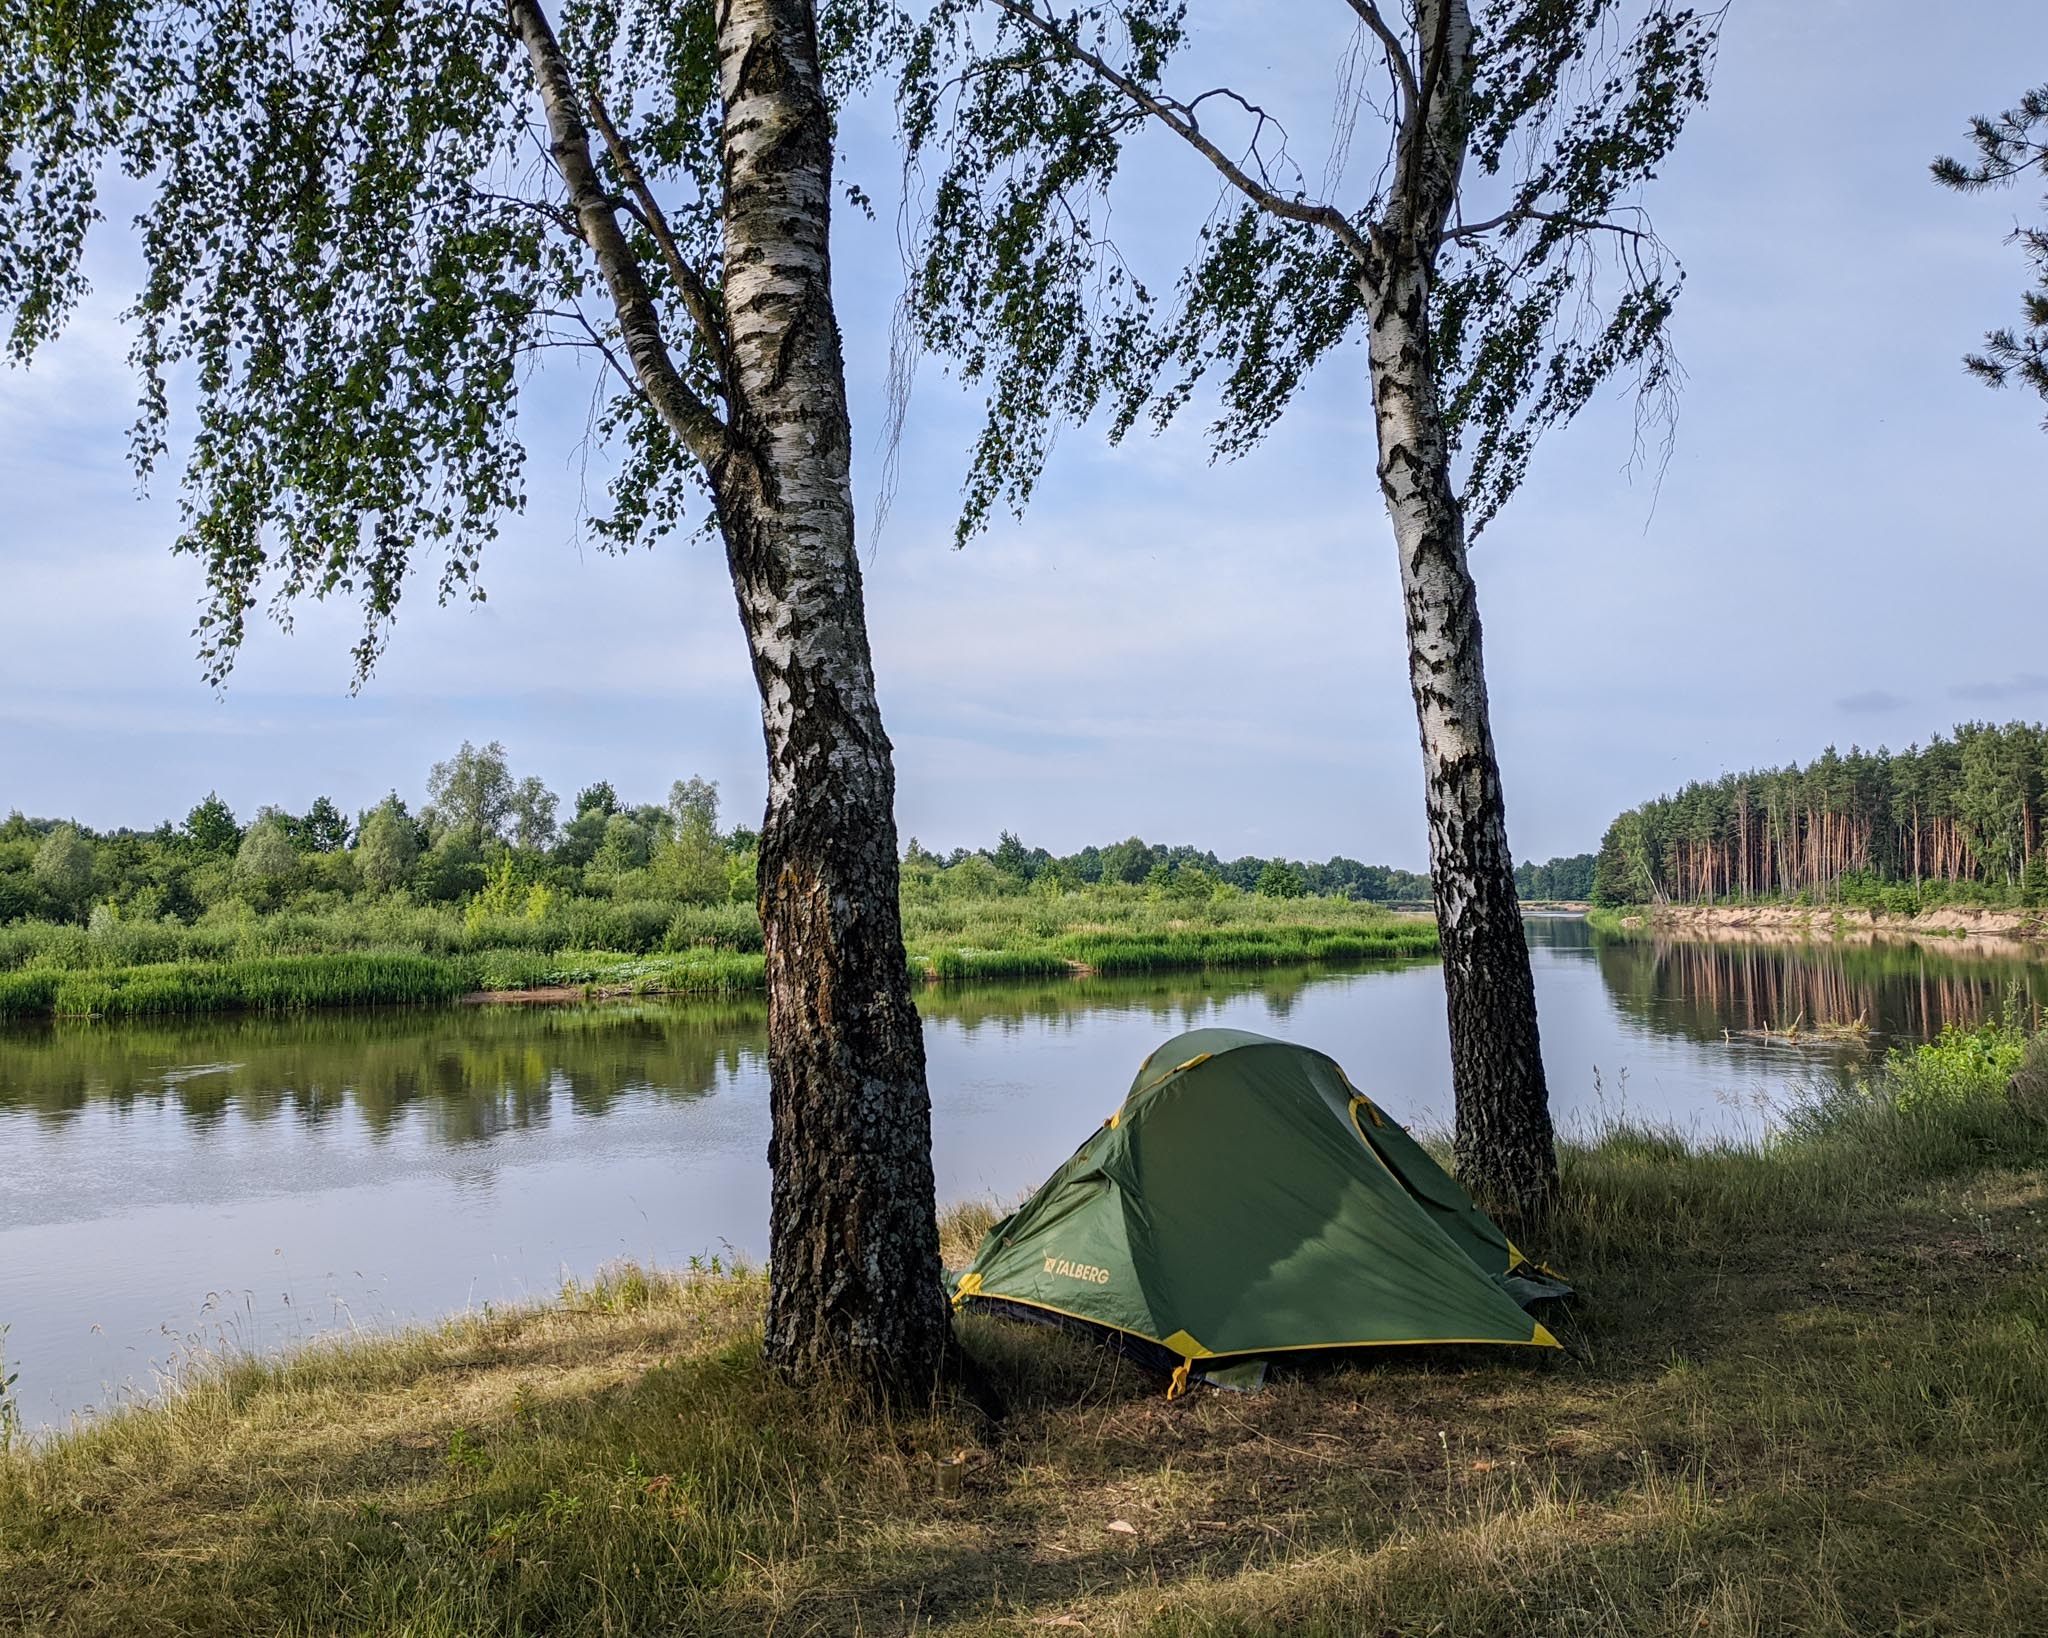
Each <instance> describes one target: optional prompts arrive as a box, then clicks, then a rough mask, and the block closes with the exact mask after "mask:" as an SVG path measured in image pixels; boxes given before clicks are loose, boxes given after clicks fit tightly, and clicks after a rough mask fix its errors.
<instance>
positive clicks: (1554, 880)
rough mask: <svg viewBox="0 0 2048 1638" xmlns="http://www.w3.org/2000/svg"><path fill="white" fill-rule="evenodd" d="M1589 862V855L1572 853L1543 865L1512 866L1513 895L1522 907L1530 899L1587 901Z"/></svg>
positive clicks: (1590, 884)
mask: <svg viewBox="0 0 2048 1638" xmlns="http://www.w3.org/2000/svg"><path fill="white" fill-rule="evenodd" d="M1593 860H1594V855H1593V854H1590V853H1574V854H1573V855H1572V856H1571V857H1570V858H1557V859H1551V860H1549V861H1548V862H1547V863H1544V864H1537V863H1536V862H1535V860H1533V859H1525V860H1523V861H1522V863H1520V864H1518V865H1516V866H1515V892H1516V893H1517V894H1519V895H1520V896H1521V898H1522V900H1523V902H1525V903H1526V902H1528V901H1530V900H1532V899H1578V900H1584V899H1590V898H1591V897H1592V896H1593Z"/></svg>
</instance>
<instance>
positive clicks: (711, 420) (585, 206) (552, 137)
mask: <svg viewBox="0 0 2048 1638" xmlns="http://www.w3.org/2000/svg"><path fill="white" fill-rule="evenodd" d="M510 9H511V22H512V27H513V29H514V31H515V32H516V33H517V34H518V35H519V38H520V39H521V41H522V42H524V44H525V46H526V52H527V55H528V56H529V57H530V58H531V59H532V60H533V77H534V81H535V83H536V85H537V86H538V89H539V91H540V100H541V106H542V108H543V109H545V110H546V112H547V119H548V137H549V143H548V151H549V153H550V155H551V156H552V158H553V159H554V162H555V168H556V170H557V171H558V172H559V173H560V175H561V178H562V182H563V184H564V185H565V186H566V187H567V188H568V190H569V199H570V202H571V203H572V204H573V205H574V206H575V207H576V219H577V221H578V222H579V223H580V224H581V227H582V232H583V242H584V243H585V244H587V245H589V246H590V251H591V254H592V255H593V256H595V257H596V258H597V265H598V270H599V271H600V272H602V273H603V274H604V278H605V283H606V285H607V286H608V287H609V288H610V290H611V296H612V306H613V307H614V309H616V311H617V313H618V317H619V330H620V333H621V334H622V335H623V336H624V338H625V342H626V355H627V357H628V358H630V359H631V360H632V361H633V373H634V376H635V378H636V379H637V380H638V382H639V385H640V390H641V391H642V392H644V393H646V394H647V397H648V401H649V402H650V403H652V404H653V406H654V409H655V413H656V414H658V415H659V416H660V417H661V418H662V420H663V421H664V422H666V423H667V424H668V427H669V430H670V431H671V432H673V433H674V434H675V435H676V437H677V438H679V439H680V440H681V441H682V442H683V444H684V445H685V446H686V447H687V448H688V449H689V450H690V452H691V453H692V454H693V455H695V456H696V457H697V459H698V460H700V461H702V462H703V463H704V464H705V465H706V466H707V467H708V466H711V465H713V464H714V463H715V462H716V461H717V460H719V459H720V458H721V457H722V456H723V454H724V452H725V448H726V437H727V429H726V425H725V423H724V422H723V421H721V420H720V419H719V418H718V415H717V413H716V412H715V411H714V410H713V409H712V408H711V407H710V405H708V404H706V403H705V402H704V400H703V399H701V398H699V397H698V396H697V394H696V393H695V392H694V391H693V390H692V389H691V387H690V384H689V383H688V382H687V381H685V380H684V379H683V377H682V373H681V372H680V371H679V370H677V368H676V366H675V360H674V359H672V358H670V357H669V352H668V345H667V343H666V342H665V341H663V339H662V334H661V314H660V311H659V310H658V309H657V308H656V306H655V304H654V297H653V295H652V294H651V293H650V292H649V291H648V288H647V280H646V279H645V278H644V277H643V276H642V274H641V272H640V264H639V263H638V261H636V260H635V259H634V256H633V250H632V247H631V246H630V245H628V244H627V243H626V235H625V233H624V232H623V230H621V228H620V227H619V219H618V215H617V212H616V210H615V208H614V206H613V204H612V201H611V200H610V199H609V198H608V197H607V195H606V193H605V190H604V187H603V185H602V184H601V183H600V181H599V179H598V174H597V167H596V165H595V164H593V163H592V161H591V157H590V133H589V132H588V131H587V130H585V129H584V126H583V116H582V113H581V111H580V106H579V103H578V100H577V96H576V88H575V85H574V83H573V82H572V81H571V80H570V78H569V69H568V65H567V64H566V63H565V62H564V61H563V60H562V47H561V44H560V42H558V41H557V40H556V39H555V32H554V29H553V28H552V27H550V26H549V23H548V19H547V16H546V14H545V13H544V12H543V11H542V10H541V8H540V6H539V4H538V3H537V0H510Z"/></svg>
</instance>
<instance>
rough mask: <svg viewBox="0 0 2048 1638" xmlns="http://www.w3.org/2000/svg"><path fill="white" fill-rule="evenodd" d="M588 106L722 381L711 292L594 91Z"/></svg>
mask: <svg viewBox="0 0 2048 1638" xmlns="http://www.w3.org/2000/svg"><path fill="white" fill-rule="evenodd" d="M587 100H588V101H589V104H590V118H591V120H592V122H593V123H594V124H595V125H596V126H597V129H598V132H599V134H601V135H602V136H603V137H604V145H605V147H606V148H608V149H609V150H610V151H611V156H612V163H613V164H614V165H616V166H617V167H618V171H619V176H620V178H621V179H622V180H623V181H624V182H625V184H626V187H627V189H628V190H629V191H630V192H631V193H632V195H633V198H634V200H635V201H636V202H637V203H638V205H639V209H638V210H637V211H636V212H635V214H636V215H637V216H638V217H639V218H640V220H641V221H643V222H644V223H646V224H647V231H648V232H649V233H651V234H653V235H654V242H655V243H656V244H657V245H659V246H660V247H661V256H662V260H663V261H664V262H666V263H667V264H668V272H669V277H670V278H672V279H674V280H675V281H676V288H677V290H678V291H680V292H681V294H682V298H683V305H684V306H685V307H686V308H688V309H689V312H690V322H691V323H692V324H694V325H696V327H697V335H698V337H699V338H700V339H701V340H702V341H703V343H704V346H705V349H706V351H708V352H709V353H710V354H711V357H712V360H713V361H714V362H715V363H716V364H717V366H718V373H719V376H720V378H721V379H723V378H724V376H725V374H726V349H725V331H724V329H723V327H722V326H721V325H720V324H719V322H718V312H717V308H716V306H715V305H714V303H713V302H712V300H711V292H710V291H709V290H707V289H706V288H705V286H704V281H703V280H702V279H701V278H699V277H698V276H697V270H696V269H695V268H693V267H692V266H690V264H689V263H688V262H686V261H685V260H684V259H683V253H682V250H681V248H680V247H679V246H678V245H677V244H676V236H675V233H674V232H673V230H671V229H670V227H669V225H668V218H667V216H665V215H664V214H663V213H662V209H661V202H660V201H659V200H657V199H656V198H655V197H654V190H653V189H652V188H650V187H649V186H648V185H647V177H646V175H645V174H644V173H643V172H642V171H641V169H640V164H639V161H638V160H636V159H634V157H633V154H632V150H631V149H629V148H628V147H627V146H626V143H625V139H624V138H622V137H621V136H620V135H619V132H618V128H617V127H616V126H615V125H613V124H612V117H611V115H610V114H609V113H607V112H606V111H605V106H604V99H603V98H601V97H600V96H598V94H597V92H596V91H595V90H593V91H592V92H591V93H590V96H589V98H588V99H587Z"/></svg>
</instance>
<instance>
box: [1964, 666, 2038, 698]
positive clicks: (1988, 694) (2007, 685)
mask: <svg viewBox="0 0 2048 1638" xmlns="http://www.w3.org/2000/svg"><path fill="white" fill-rule="evenodd" d="M1948 692H1949V698H1950V699H1957V700H1986V701H1994V702H1995V701H1998V700H2030V699H2039V698H2040V697H2041V696H2042V695H2044V694H2048V675H2044V674H2043V673H2041V672H2039V671H2019V672H2015V673H2014V674H2013V675H2012V676H2011V677H2010V678H2008V679H2007V680H2005V681H2003V682H1972V683H1957V684H1956V686H1955V687H1953V688H1951V689H1950V690H1949V691H1948Z"/></svg>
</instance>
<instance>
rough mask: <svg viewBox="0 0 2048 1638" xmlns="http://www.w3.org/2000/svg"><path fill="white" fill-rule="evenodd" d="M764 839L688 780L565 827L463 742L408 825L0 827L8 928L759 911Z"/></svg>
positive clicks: (311, 821) (371, 816) (591, 797)
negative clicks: (405, 910) (291, 911)
mask: <svg viewBox="0 0 2048 1638" xmlns="http://www.w3.org/2000/svg"><path fill="white" fill-rule="evenodd" d="M757 842H758V838H757V837H756V835H755V833H754V832H753V831H752V830H749V829H747V828H745V827H744V826H741V827H737V828H734V829H732V830H721V829H720V828H719V824H718V787H717V786H716V785H715V784H713V783H711V782H710V781H708V780H704V779H696V778H691V779H679V780H677V781H676V782H675V783H674V784H673V785H671V786H670V788H669V793H668V799H667V801H665V802H646V803H628V802H625V801H622V800H621V799H620V797H619V795H618V793H617V792H616V791H615V790H614V789H613V787H612V786H611V785H610V784H609V783H608V782H606V781H602V780H600V781H599V782H597V783H596V784H594V785H590V786H587V787H585V788H584V789H583V790H581V791H578V792H577V793H576V799H575V802H574V803H573V804H572V806H571V809H570V814H569V817H568V818H567V819H563V818H562V817H561V801H560V798H559V797H557V796H556V794H555V793H554V792H553V791H551V790H549V789H548V788H547V787H546V786H545V785H544V784H543V783H542V782H541V781H540V780H539V779H536V778H532V777H528V778H523V779H520V778H515V777H514V776H513V774H512V771H511V769H510V767H509V765H508V763H507V760H506V755H505V748H504V746H502V745H500V744H498V743H496V742H495V741H494V742H493V743H491V744H489V745H485V746H483V747H482V748H481V749H479V748H478V747H476V746H474V745H471V744H469V743H468V742H467V741H465V742H464V743H463V745H462V748H461V749H460V750H458V751H457V752H456V753H455V755H454V756H452V757H450V758H449V759H448V760H447V761H445V762H439V763H436V764H435V765H434V767H433V770H432V771H431V773H429V775H428V777H427V801H426V803H425V804H424V805H423V806H422V807H420V808H419V809H418V811H414V810H413V808H411V807H410V806H409V805H408V804H407V803H406V802H405V800H404V799H403V798H401V797H400V796H399V795H398V794H397V793H396V792H393V793H392V794H391V795H389V796H387V797H385V798H384V800H383V801H381V802H379V803H377V804H376V805H375V806H373V807H370V808H367V809H364V810H362V811H361V812H359V813H357V814H356V816H355V817H354V818H353V819H351V818H349V817H348V816H347V815H346V814H345V813H344V812H343V810H342V809H341V808H340V807H339V806H338V805H337V804H336V803H335V802H334V801H333V800H332V799H331V798H329V797H326V796H321V797H317V798H315V799H314V801H313V803H312V805H311V806H310V807H308V808H307V809H306V811H305V812H304V813H290V812H287V811H285V810H284V809H282V808H279V807H262V808H259V809H257V811H256V813H255V815H254V816H253V818H251V819H250V820H249V822H248V823H247V824H244V823H242V822H241V821H240V820H239V819H238V818H237V817H236V815H235V813H234V812H233V810H232V809H230V808H229V806H228V804H227V803H226V802H224V801H222V800H221V798H220V797H219V796H218V795H215V794H209V795H208V796H207V797H206V799H205V800H204V801H202V802H200V803H199V804H197V805H196V806H195V807H194V808H193V809H192V810H191V812H189V813H188V814H186V815H185V817H184V819H183V820H168V819H167V820H165V821H164V822H163V823H162V824H160V825H158V826H157V827H156V828H155V829H154V830H149V831H138V830H131V829H125V828H124V829H117V830H111V831H104V832H101V831H94V830H91V829H89V828H87V827H85V826H82V825H77V824H72V823H59V822H55V821H51V820H47V819H29V818H25V817H23V816H22V815H21V814H20V813H18V812H17V813H14V814H11V815H10V816H9V817H8V819H7V820H6V822H5V823H4V824H0V922H9V921H19V920H24V919H29V918H45V919H50V920H80V919H84V918H86V917H88V916H89V915H91V914H105V915H113V916H116V917H119V918H122V919H143V920H159V919H161V918H163V917H166V916H169V917H173V918H175V919H177V920H180V921H193V920H196V919H197V918H199V917H200V916H202V915H204V914H206V913H207V912H208V911H211V910H215V909H219V908H239V909H247V910H251V911H255V912H257V913H267V912H272V911H276V910H280V909H284V908H286V907H288V906H309V907H310V906H332V905H334V904H337V903H342V902H348V901H354V900H358V899H363V898H377V897H390V896H402V897H404V898H408V899H411V900H413V901H415V902H418V903H422V904H457V903H463V902H471V903H475V902H482V903H484V904H485V905H486V906H487V907H488V908H489V909H491V910H494V911H499V912H505V911H511V910H519V909H525V910H529V911H531V912H532V913H534V914H536V915H537V914H539V913H540V911H541V910H542V909H544V908H545V905H546V903H547V902H548V900H549V899H550V898H551V897H552V896H555V895H563V894H566V895H574V896H594V897H608V898H622V899H640V898H644V899H666V900H672V901H677V902H682V903H697V904H708V903H719V902H723V901H726V900H732V899H738V900H744V901H745V902H747V903H752V902H753V899H754V889H755V869H756V863H755V859H756V847H757Z"/></svg>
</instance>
